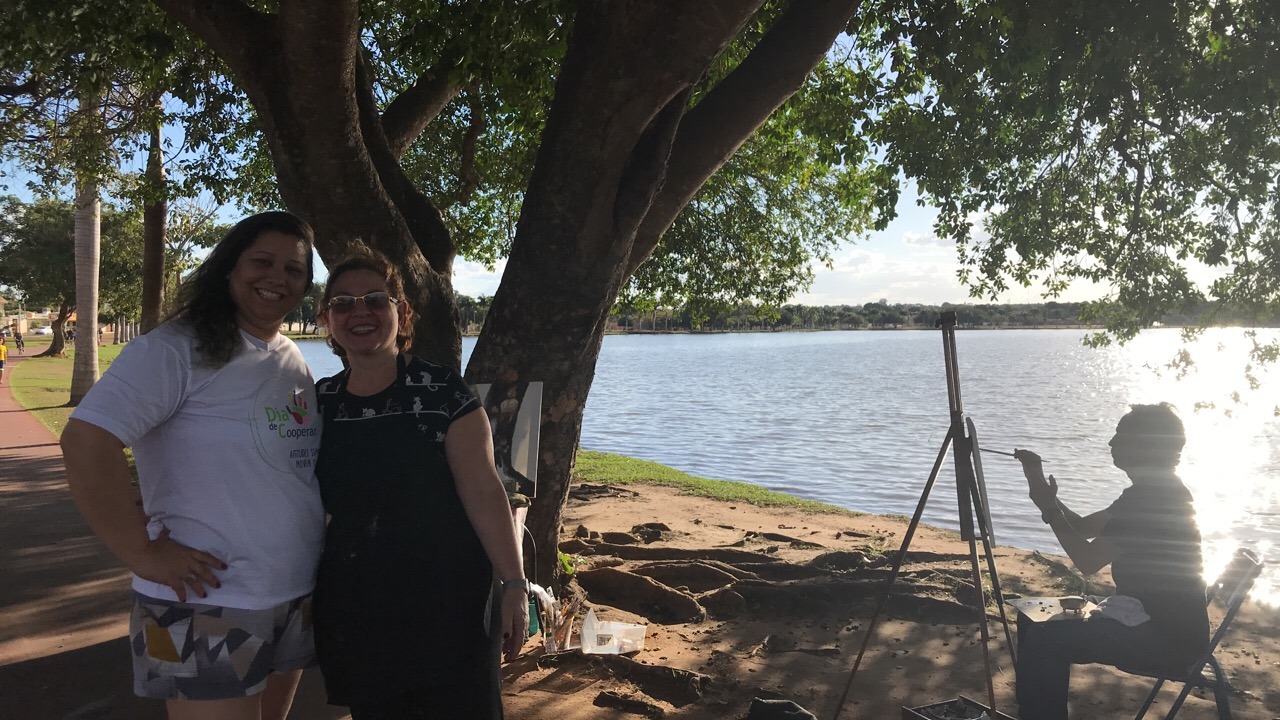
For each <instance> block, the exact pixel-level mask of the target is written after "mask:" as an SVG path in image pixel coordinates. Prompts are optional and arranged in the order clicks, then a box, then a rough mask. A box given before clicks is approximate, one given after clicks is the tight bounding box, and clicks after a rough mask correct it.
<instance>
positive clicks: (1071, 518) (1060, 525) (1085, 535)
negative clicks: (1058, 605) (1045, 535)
mask: <svg viewBox="0 0 1280 720" xmlns="http://www.w3.org/2000/svg"><path fill="white" fill-rule="evenodd" d="M1014 457H1016V458H1017V459H1018V460H1019V461H1021V462H1022V473H1023V475H1025V476H1026V478H1027V494H1028V495H1030V497H1031V501H1032V502H1034V503H1035V504H1036V508H1038V509H1039V510H1040V517H1041V519H1043V520H1044V521H1045V522H1046V523H1048V524H1049V527H1050V528H1052V529H1053V534H1054V536H1055V537H1056V538H1058V543H1059V544H1060V545H1062V549H1063V550H1065V551H1066V553H1067V557H1069V558H1071V562H1072V563H1073V564H1075V566H1076V568H1078V569H1079V570H1080V572H1082V573H1084V574H1085V575H1092V574H1093V573H1096V572H1098V571H1099V570H1101V569H1102V568H1104V567H1106V566H1107V565H1109V564H1111V561H1112V560H1114V559H1115V556H1116V547H1115V545H1114V544H1113V543H1112V542H1111V541H1110V540H1107V539H1106V538H1098V536H1099V535H1100V534H1102V530H1103V528H1105V527H1106V526H1107V521H1109V520H1110V519H1111V514H1110V513H1109V512H1107V511H1106V510H1100V511H1098V512H1095V513H1091V514H1089V515H1086V516H1083V517H1082V516H1080V515H1079V514H1077V513H1075V512H1072V511H1071V509H1070V508H1068V507H1067V506H1066V505H1064V504H1063V502H1062V501H1061V500H1059V499H1058V482H1057V480H1056V479H1055V478H1054V477H1053V476H1052V475H1050V476H1048V478H1046V477H1045V474H1044V465H1043V461H1042V460H1041V459H1040V456H1039V455H1037V454H1035V453H1033V452H1031V451H1030V450H1016V451H1014ZM1095 538H1096V539H1095Z"/></svg>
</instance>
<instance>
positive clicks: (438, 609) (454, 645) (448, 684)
mask: <svg viewBox="0 0 1280 720" xmlns="http://www.w3.org/2000/svg"><path fill="white" fill-rule="evenodd" d="M322 320H323V322H324V323H325V325H326V326H327V327H328V329H329V344H330V345H331V346H332V347H333V349H334V352H336V353H337V354H338V355H341V356H342V357H344V358H345V360H346V364H347V369H346V370H344V371H343V372H341V373H339V374H337V375H334V376H333V377H329V378H325V379H323V380H320V381H319V382H318V383H316V390H317V398H318V402H319V404H320V411H321V413H322V414H323V416H324V418H325V432H324V436H323V439H322V444H321V451H320V457H319V462H318V464H317V466H316V475H317V477H318V478H319V480H320V490H321V494H322V496H323V498H324V505H325V510H326V511H327V512H328V513H329V515H330V516H331V520H330V523H329V527H328V532H327V534H326V536H325V549H324V556H323V558H322V559H321V561H320V571H319V576H318V578H317V586H316V593H315V613H316V617H315V624H316V646H317V648H316V649H317V654H318V657H319V660H320V668H321V670H322V671H323V673H324V676H325V684H326V688H327V690H328V693H329V701H330V702H331V703H333V704H337V705H348V706H350V707H351V715H352V718H353V720H382V719H383V718H387V719H389V718H396V719H397V720H406V719H412V718H428V717H432V718H468V719H478V720H480V719H488V718H501V717H502V701H501V697H500V694H499V680H500V675H499V650H500V649H501V651H503V652H505V654H506V656H507V658H508V659H510V658H512V657H514V656H515V654H516V653H517V652H518V651H519V649H520V646H521V645H522V644H523V642H524V640H525V638H526V637H527V636H528V629H527V628H528V625H527V623H528V595H527V593H528V582H527V581H526V580H525V578H524V575H523V570H522V568H521V564H520V559H519V550H518V547H517V538H516V535H515V530H514V525H513V523H512V519H511V512H510V508H509V505H508V503H507V496H506V491H505V490H504V489H503V487H502V483H501V481H500V480H499V478H498V474H497V471H496V470H495V469H494V464H493V441H492V437H491V436H490V430H489V421H488V419H487V417H486V416H485V412H484V408H483V407H482V406H481V404H480V402H479V401H478V400H477V399H476V397H475V396H474V395H473V394H472V392H471V390H470V388H469V387H468V386H467V384H466V383H465V382H463V380H462V378H461V376H460V375H459V374H458V373H457V372H455V371H454V370H452V369H450V368H448V367H445V366H442V365H437V364H435V363H431V362H427V361H425V360H423V359H421V358H415V357H413V356H411V355H408V354H406V351H407V350H408V349H409V346H410V344H411V341H412V337H413V316H412V310H410V308H409V304H408V303H407V302H406V301H405V300H404V299H403V285H402V283H401V280H400V277H399V275H398V273H397V271H396V270H395V268H394V267H393V266H392V265H391V264H390V263H389V262H387V261H386V259H385V258H382V257H381V256H377V255H374V254H367V255H358V256H355V257H353V258H350V259H348V260H345V261H343V262H341V263H339V264H338V265H337V266H336V267H334V269H333V271H332V272H331V273H330V275H329V284H328V287H327V288H326V290H325V296H324V310H323V314H322Z"/></svg>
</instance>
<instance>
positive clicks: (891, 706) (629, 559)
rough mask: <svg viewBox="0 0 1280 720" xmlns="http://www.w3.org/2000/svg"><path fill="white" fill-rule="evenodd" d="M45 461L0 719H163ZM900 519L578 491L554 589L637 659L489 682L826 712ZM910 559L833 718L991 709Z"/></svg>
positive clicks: (1017, 574)
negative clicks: (136, 681) (133, 679)
mask: <svg viewBox="0 0 1280 720" xmlns="http://www.w3.org/2000/svg"><path fill="white" fill-rule="evenodd" d="M12 439H13V440H14V443H15V446H17V445H21V444H22V443H27V444H28V446H30V441H28V440H21V439H16V438H12ZM42 445H43V442H42ZM42 449H43V448H42ZM48 450H49V452H48V453H47V454H48V455H49V457H47V458H39V459H33V460H31V462H32V463H35V464H33V465H32V466H31V467H25V466H24V468H21V470H22V472H21V473H20V474H21V476H22V478H23V479H22V481H21V482H20V483H12V484H7V485H5V486H4V487H2V488H0V490H3V491H4V492H0V495H3V497H0V500H3V501H4V502H3V504H4V508H3V509H4V511H5V514H4V515H3V516H0V521H2V522H0V540H3V543H0V556H3V557H2V558H0V559H3V560H4V563H5V568H6V572H5V575H4V577H3V582H0V600H3V603H0V604H2V605H3V608H4V614H3V616H0V618H2V619H0V718H3V719H4V720H161V718H162V717H163V711H162V710H161V707H160V704H159V703H152V702H146V701H140V700H138V699H136V698H133V697H132V695H131V693H130V691H129V687H130V684H129V669H128V662H127V657H128V654H127V649H126V646H125V641H124V629H125V628H124V621H125V618H124V612H123V610H124V608H125V607H126V603H127V597H128V595H127V593H128V586H127V578H126V576H125V574H124V573H123V572H122V571H121V570H120V569H119V568H118V567H117V566H115V565H114V563H112V562H111V560H110V558H108V557H106V554H105V551H103V550H102V549H101V546H100V544H99V543H97V542H96V541H95V540H94V539H93V538H92V537H91V536H90V535H89V534H88V531H87V530H86V529H84V528H83V523H81V522H80V521H79V520H78V518H77V517H76V516H75V514H74V509H72V508H70V504H69V502H68V501H67V500H66V496H65V485H63V483H62V481H61V479H60V467H59V466H58V465H57V460H56V458H55V457H54V456H53V448H48ZM12 469H14V470H15V472H16V471H17V470H18V468H12ZM27 518H39V519H40V521H39V522H38V523H37V522H34V521H33V522H32V523H31V524H30V525H28V524H26V523H27V520H26V519H27ZM41 528H44V530H43V531H42V530H41ZM905 528H906V522H905V520H903V519H901V518H892V517H882V516H872V515H863V516H856V517H849V516H841V515H814V514H807V513H802V512H799V511H794V510H778V509H762V508H757V507H753V506H749V505H746V504H733V503H724V502H718V501H708V500H704V499H698V498H692V497H688V496H684V495H680V494H678V493H677V492H676V491H674V490H670V489H667V488H661V487H650V486H628V487H627V488H622V489H619V490H615V491H602V492H593V491H591V490H590V489H588V490H585V491H583V490H575V493H574V498H573V499H571V500H570V501H569V503H568V506H567V508H566V518H565V524H564V529H565V533H564V540H563V543H562V549H563V550H564V551H566V552H568V553H570V554H574V555H578V556H581V558H582V562H581V564H580V567H579V569H578V571H577V572H576V574H575V577H574V580H573V581H572V583H571V585H570V589H571V590H572V591H573V592H576V593H581V594H582V596H583V597H584V598H585V600H586V602H587V605H588V606H590V607H593V608H594V609H595V611H596V612H597V613H598V615H599V617H600V619H601V620H620V621H627V622H639V623H647V634H646V637H645V646H644V649H643V650H642V651H640V652H638V653H634V654H632V655H627V656H608V657H602V656H590V657H587V656H583V655H581V654H579V653H575V652H570V653H564V654H560V655H554V656H548V655H546V654H545V653H543V652H542V649H541V648H540V646H539V645H538V643H537V641H536V640H531V641H530V643H529V644H528V645H527V646H526V649H525V653H524V654H523V655H522V657H520V658H519V659H518V660H516V661H515V662H513V663H510V664H509V665H508V666H507V667H506V669H505V677H506V685H505V687H504V703H505V707H506V715H507V717H508V718H509V719H512V720H534V719H543V718H545V719H548V720H579V719H582V720H587V719H590V720H615V719H616V720H623V719H627V720H633V719H634V718H642V717H666V718H673V719H680V720H713V719H714V720H722V719H733V720H736V719H739V718H745V717H746V715H747V710H748V707H749V705H750V703H751V700H752V698H754V697H761V698H778V699H788V700H792V701H794V702H796V703H797V704H799V705H801V706H802V707H804V708H806V709H807V710H809V711H810V712H812V713H814V714H815V715H816V716H817V717H819V718H821V719H822V720H829V719H831V718H833V716H834V714H835V713H836V710H837V706H838V704H839V698H840V696H841V693H842V692H843V690H844V688H845V685H846V682H847V681H848V679H849V671H850V668H851V667H852V664H853V661H854V657H855V656H856V655H857V653H858V649H859V647H860V645H861V643H862V642H863V639H864V637H865V636H866V631H867V627H868V625H869V621H870V619H871V617H872V615H873V613H874V611H875V609H876V606H877V604H878V602H879V600H880V598H881V597H882V594H883V589H884V587H885V584H886V578H887V577H888V572H889V569H888V565H887V564H885V563H886V554H885V553H886V552H888V553H893V552H896V550H897V549H898V548H899V546H900V545H901V542H902V533H903V532H904V531H905ZM579 535H582V537H578V536H579ZM910 550H911V553H910V555H909V557H908V558H907V562H906V563H905V564H904V565H903V572H902V575H901V577H900V578H899V580H898V581H897V582H896V583H895V584H894V593H893V594H892V596H891V598H890V600H889V602H888V606H887V611H886V613H885V614H884V616H883V617H882V619H881V621H880V622H879V624H878V625H877V627H876V628H875V631H874V634H873V635H872V637H871V638H870V641H869V642H868V646H867V653H866V656H865V659H864V661H863V663H862V666H861V668H860V669H859V671H858V673H857V675H856V677H855V678H854V681H853V684H852V688H851V690H850V692H849V696H848V700H847V702H846V703H845V705H844V708H843V712H842V714H841V715H840V716H839V717H840V718H845V719H853V718H875V719H877V720H879V719H882V718H898V717H901V716H902V711H901V707H902V706H904V705H905V706H911V707H918V706H922V705H928V704H933V703H936V702H941V701H945V700H949V699H953V698H955V697H957V696H958V695H964V696H967V697H970V698H973V699H975V700H977V701H979V702H982V703H984V704H985V703H986V698H987V688H986V678H985V673H984V670H983V668H984V665H983V653H982V645H981V638H980V633H979V629H978V627H979V626H978V622H977V617H976V613H977V611H976V609H974V606H973V605H972V604H971V598H972V591H971V589H970V584H969V582H968V578H969V573H970V569H969V568H970V565H969V558H968V545H967V543H961V542H960V541H959V540H958V538H957V537H956V536H955V535H954V534H952V533H947V532H942V531H938V530H935V529H931V528H927V527H922V528H921V529H920V530H919V532H918V533H917V534H916V536H915V538H914V540H913V542H912V544H911V548H910ZM888 557H889V558H891V557H892V556H891V555H890V556H888ZM995 560H996V563H997V567H998V569H999V573H1000V578H1001V583H1002V585H1003V587H1004V589H1005V590H1006V592H1010V593H1021V594H1025V595H1057V594H1064V593H1069V592H1074V591H1075V590H1076V589H1078V586H1077V584H1076V582H1075V581H1074V580H1067V579H1065V578H1067V577H1068V576H1067V575H1065V574H1064V573H1063V571H1062V569H1061V567H1062V566H1061V562H1060V559H1055V558H1048V557H1043V556H1040V555H1037V554H1035V553H1031V552H1027V551H1022V550H1014V549H1011V548H1005V547H1000V548H997V549H996V552H995ZM1103 580H1105V578H1103ZM1102 584H1103V583H1101V582H1100V583H1094V584H1092V585H1091V587H1095V588H1097V587H1099V586H1101V585H1102ZM987 617H988V627H989V628H990V631H991V634H992V638H991V641H990V644H989V649H990V655H991V663H992V669H993V689H994V692H995V698H996V705H997V708H998V709H999V710H1001V711H1003V712H1007V713H1009V714H1011V715H1016V708H1015V707H1014V706H1013V680H1014V676H1013V670H1012V667H1011V666H1010V660H1009V653H1008V648H1007V643H1006V641H1005V638H1004V631H1003V629H1002V628H1001V625H1000V623H999V618H998V615H997V613H996V609H995V607H994V606H991V607H988V608H987ZM1010 619H1011V620H1012V618H1010ZM1275 619H1276V613H1275V612H1274V611H1271V610H1268V609H1266V608H1263V607H1260V606H1258V605H1255V604H1252V603H1250V604H1248V605H1246V608H1245V610H1244V612H1243V613H1242V615H1241V617H1240V618H1238V619H1237V621H1236V624H1235V626H1234V627H1233V630H1232V632H1231V633H1230V634H1229V635H1228V636H1227V639H1226V641H1225V642H1224V645H1223V648H1222V649H1221V650H1220V652H1219V657H1220V659H1221V660H1222V661H1223V663H1224V665H1225V666H1226V668H1227V671H1228V673H1229V674H1230V676H1231V677H1232V682H1233V684H1234V685H1235V687H1236V688H1237V693H1236V694H1234V695H1233V697H1232V708H1233V710H1234V712H1235V716H1236V717H1237V718H1241V719H1243V720H1249V719H1273V718H1280V682H1277V680H1278V679H1280V639H1278V638H1280V629H1278V628H1277V624H1276V622H1275ZM1149 687H1150V685H1149V681H1146V680H1144V679H1141V678H1136V677H1132V676H1128V675H1125V674H1123V673H1120V672H1118V671H1115V670H1113V669H1110V668H1105V667H1100V666H1087V667H1079V668H1076V669H1075V671H1074V673H1073V682H1072V717H1073V718H1089V719H1093V718H1125V717H1132V715H1133V713H1134V712H1135V711H1136V709H1137V707H1138V705H1139V704H1140V702H1141V700H1142V698H1143V697H1144V696H1145V693H1146V691H1147V689H1148V688H1149ZM1173 695H1174V691H1171V690H1166V691H1165V692H1164V693H1163V694H1162V695H1161V697H1160V699H1159V700H1158V701H1157V705H1156V707H1155V710H1154V712H1153V713H1152V715H1151V717H1160V716H1162V715H1163V713H1164V711H1165V710H1167V708H1168V705H1169V703H1170V702H1171V701H1172V698H1173ZM290 717H291V718H294V719H295V720H299V719H300V720H341V719H342V718H345V717H347V716H346V713H345V712H344V711H343V710H342V709H340V708H335V707H330V706H326V705H325V704H324V699H323V695H322V692H321V690H320V679H319V677H318V675H317V673H316V671H314V670H311V671H308V673H307V675H306V676H305V678H304V682H303V688H302V689H301V691H300V693H299V696H298V699H297V701H296V702H295V705H294V711H293V713H292V714H291V716H290ZM1179 717H1180V718H1183V720H1196V719H1197V718H1213V717H1216V713H1215V711H1214V705H1213V702H1212V699H1211V698H1204V697H1198V696H1196V695H1193V696H1192V697H1191V699H1190V700H1189V701H1188V703H1187V705H1186V707H1185V708H1184V709H1183V711H1182V713H1181V714H1180V715H1179Z"/></svg>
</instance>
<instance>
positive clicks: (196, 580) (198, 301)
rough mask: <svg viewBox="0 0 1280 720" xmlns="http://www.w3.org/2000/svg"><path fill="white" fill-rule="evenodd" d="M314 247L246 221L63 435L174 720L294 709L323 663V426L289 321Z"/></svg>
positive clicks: (307, 236) (282, 219) (274, 220)
mask: <svg viewBox="0 0 1280 720" xmlns="http://www.w3.org/2000/svg"><path fill="white" fill-rule="evenodd" d="M312 244H313V235H312V231H311V228H310V227H309V226H307V224H306V223H305V222H303V221H302V220H301V219H299V218H297V217H295V216H293V215H290V214H289V213H285V212H268V213H261V214H258V215H254V216H252V217H249V218H246V219H244V220H242V221H241V222H240V223H238V224H237V225H236V226H235V227H234V228H232V230H231V231H230V232H229V233H228V234H227V236H226V237H225V238H223V239H222V241H221V242H219V243H218V245H217V247H215V248H214V250H213V252H211V253H210V255H209V257H208V259H206V260H205V262H204V263H203V264H202V265H201V266H200V267H199V268H198V269H197V270H196V271H195V272H194V273H193V274H192V275H191V277H190V278H189V279H188V280H187V281H186V282H185V283H184V285H183V288H182V290H181V291H180V294H179V297H178V303H177V305H178V310H177V311H175V312H174V314H173V315H172V316H170V318H169V319H168V321H167V322H165V323H164V324H163V325H161V326H159V327H157V328H155V329H154V330H152V331H151V332H149V333H147V334H146V335H144V336H142V337H140V338H138V339H136V340H133V341H131V342H130V343H129V344H128V346H126V347H125V349H124V351H123V352H121V354H120V356H119V358H117V359H116V361H115V362H114V363H112V365H111V367H110V368H109V369H108V371H107V372H106V373H105V374H104V375H103V377H102V379H101V380H100V381H99V382H98V383H97V384H96V385H94V387H93V389H92V390H90V391H89V393H88V394H87V395H86V396H85V398H84V399H83V400H82V401H81V403H80V405H79V406H78V407H77V408H76V410H75V411H74V412H73V413H72V415H71V420H70V421H69V422H68V423H67V428H66V430H65V431H64V432H63V434H62V452H63V457H64V458H65V459H66V465H67V478H68V481H69V485H70V488H71V495H72V498H73V499H74V500H75V503H76V506H77V507H78V508H79V509H80V512H81V514H82V515H84V518H85V520H86V521H87V522H88V524H89V527H90V528H92V529H93V531H94V532H95V533H96V534H97V535H98V537H100V538H101V539H102V540H103V542H104V543H105V544H106V545H107V547H108V548H109V549H110V550H111V551H112V552H113V553H114V554H115V555H116V557H118V558H119V559H120V560H121V561H122V562H123V563H124V564H125V565H127V566H128V567H129V569H130V570H131V571H133V574H134V578H133V589H134V602H133V611H132V615H131V619H130V636H131V643H130V646H131V650H132V653H133V670H134V692H135V693H137V694H138V695H140V696H142V697H150V698H157V699H163V700H165V701H166V702H167V709H168V714H169V717H170V718H171V719H172V720H187V719H189V718H207V717H218V718H226V719H228V720H240V719H241V718H244V719H246V720H247V719H249V718H252V719H254V720H257V719H258V718H262V719H263V720H283V718H284V717H285V716H286V715H287V714H288V711H289V706H290V705H291V704H292V700H293V693H294V690H295V689H296V687H297V683H298V679H299V677H300V675H301V671H302V668H304V667H306V666H308V665H310V664H312V663H313V662H314V644H313V640H312V637H311V628H310V602H311V592H312V590H313V588H314V583H315V566H316V561H317V559H318V558H319V555H320V550H321V543H322V540H323V534H324V511H323V509H322V507H321V504H320V493H319V489H318V486H317V484H316V479H315V470H314V463H315V457H316V455H317V454H318V453H319V447H320V430H321V425H320V419H319V414H318V413H317V412H316V411H315V408H316V402H315V392H314V388H313V385H312V378H311V374H310V372H309V371H308V370H307V366H306V363H305V362H304V361H303V359H302V355H301V353H300V352H299V351H298V348H297V347H296V346H295V345H294V344H293V342H292V341H291V340H289V339H288V338H286V337H284V336H283V335H281V334H280V332H279V330H280V324H281V322H282V321H283V320H284V317H285V315H287V314H288V313H289V312H291V311H292V310H293V309H294V308H296V307H297V306H298V304H299V303H300V302H301V300H302V297H303V295H304V293H305V292H306V291H307V289H309V288H310V287H311V277H312V267H311V257H312V252H311V249H312ZM125 447H132V448H133V453H134V458H135V461H136V463H137V469H138V489H139V490H140V491H141V495H142V512H141V513H139V512H138V508H137V507H136V501H135V494H134V492H133V489H132V487H131V477H130V473H129V467H128V464H127V461H126V459H125V455H124V448H125Z"/></svg>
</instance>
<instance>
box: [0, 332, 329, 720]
mask: <svg viewBox="0 0 1280 720" xmlns="http://www.w3.org/2000/svg"><path fill="white" fill-rule="evenodd" d="M30 361H31V356H27V357H22V356H18V357H15V356H14V355H13V354H10V355H9V361H8V362H6V363H5V365H6V367H5V384H4V385H0V717H4V718H6V719H7V720H163V718H164V711H163V708H162V705H163V704H162V703H159V702H154V701H145V700H140V699H138V698H135V697H134V696H133V692H132V683H131V680H130V670H129V650H128V646H127V644H126V642H125V634H126V630H127V629H128V623H127V618H126V616H125V613H126V610H127V608H128V603H129V577H128V573H127V572H126V571H125V570H124V569H123V568H122V567H121V566H120V564H119V563H118V562H117V561H116V560H115V558H113V557H112V556H111V554H110V553H108V552H107V550H106V548H105V547H103V545H102V543H101V542H99V541H98V540H97V538H95V537H94V536H93V533H91V532H90V531H89V529H88V527H86V526H85V524H84V521H83V520H82V519H81V518H80V515H79V513H78V512H77V511H76V509H75V506H74V505H73V504H72V503H71V498H70V496H69V495H68V493H67V489H66V482H67V481H66V475H65V472H64V469H63V465H62V454H61V451H60V449H59V447H58V441H57V438H55V437H54V436H53V435H52V434H51V433H50V432H49V431H48V430H46V429H45V428H44V426H43V425H41V424H40V423H39V422H37V421H36V419H35V418H34V417H32V416H31V415H30V414H29V413H27V412H26V411H24V410H23V409H22V408H21V407H20V406H19V405H18V404H17V402H15V401H14V399H13V396H12V394H11V393H10V391H9V382H10V380H11V377H12V376H11V375H10V372H11V371H12V370H13V369H14V367H15V366H20V365H21V364H22V363H24V362H30ZM345 717H347V715H346V714H345V713H343V712H340V711H339V710H338V709H337V708H332V707H329V706H327V705H325V704H324V692H323V689H322V688H321V686H320V679H319V676H318V675H317V674H316V673H315V671H308V672H307V673H306V674H305V676H304V679H303V686H302V689H301V691H300V692H299V696H298V699H297V701H296V702H295V703H294V709H293V712H292V713H291V714H290V718H291V719H292V720H312V719H314V720H338V719H340V718H345Z"/></svg>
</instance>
